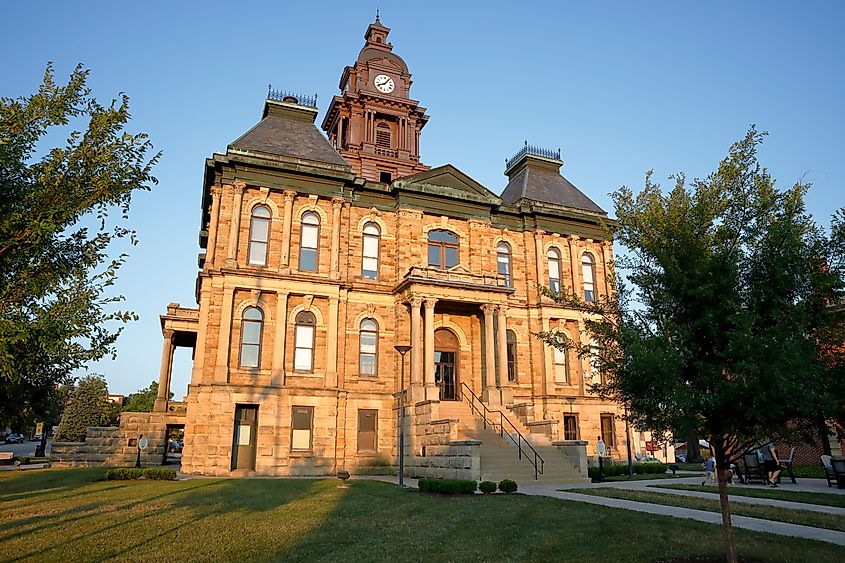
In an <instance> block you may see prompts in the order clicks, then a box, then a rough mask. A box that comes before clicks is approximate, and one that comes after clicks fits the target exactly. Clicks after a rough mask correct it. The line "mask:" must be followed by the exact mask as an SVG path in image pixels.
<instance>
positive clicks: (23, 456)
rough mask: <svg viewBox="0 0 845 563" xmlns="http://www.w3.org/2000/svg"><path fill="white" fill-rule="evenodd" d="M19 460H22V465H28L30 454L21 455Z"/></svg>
mask: <svg viewBox="0 0 845 563" xmlns="http://www.w3.org/2000/svg"><path fill="white" fill-rule="evenodd" d="M18 461H19V462H20V464H21V465H27V464H29V456H28V455H19V456H18Z"/></svg>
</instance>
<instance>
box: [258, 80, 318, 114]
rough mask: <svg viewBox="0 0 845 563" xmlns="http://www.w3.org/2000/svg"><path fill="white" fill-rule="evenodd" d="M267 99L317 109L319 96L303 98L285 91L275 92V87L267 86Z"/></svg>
mask: <svg viewBox="0 0 845 563" xmlns="http://www.w3.org/2000/svg"><path fill="white" fill-rule="evenodd" d="M267 99H268V100H274V101H277V102H291V103H294V104H298V105H300V106H307V107H311V108H315V107H317V94H314V95H313V96H303V95H301V94H297V93H295V92H287V91H285V90H273V85H272V84H268V85H267Z"/></svg>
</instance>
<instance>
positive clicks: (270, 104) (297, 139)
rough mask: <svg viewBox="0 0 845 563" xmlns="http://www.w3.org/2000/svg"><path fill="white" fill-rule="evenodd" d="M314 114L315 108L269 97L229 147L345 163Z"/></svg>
mask: <svg viewBox="0 0 845 563" xmlns="http://www.w3.org/2000/svg"><path fill="white" fill-rule="evenodd" d="M316 117H317V108H311V107H307V106H302V105H299V104H296V103H291V102H278V101H274V100H269V99H268V100H267V102H266V104H265V107H264V115H263V117H262V119H261V121H259V122H258V124H256V125H255V126H254V127H253V128H252V129H250V130H249V131H247V132H246V133H244V134H243V135H241V136H240V137H239V138H238V139H236V140H235V141H233V142H232V143H231V144H230V145H229V148H230V149H236V150H241V151H247V152H252V153H264V154H268V155H279V156H286V157H293V158H298V159H304V160H310V161H314V162H318V163H319V162H322V163H327V164H333V165H340V166H344V167H348V164H347V163H346V161H345V160H344V159H343V157H342V156H340V154H338V152H337V151H336V150H335V149H334V147H332V146H331V145H330V144H329V141H328V140H327V139H326V138H325V137H324V136H323V134H322V133H320V131H319V130H318V129H317V127H316V126H315V125H314V120H315V118H316Z"/></svg>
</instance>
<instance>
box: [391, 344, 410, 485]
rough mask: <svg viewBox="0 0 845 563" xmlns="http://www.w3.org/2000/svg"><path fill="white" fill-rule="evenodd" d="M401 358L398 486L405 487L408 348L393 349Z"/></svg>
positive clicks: (397, 347)
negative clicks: (406, 365) (406, 357)
mask: <svg viewBox="0 0 845 563" xmlns="http://www.w3.org/2000/svg"><path fill="white" fill-rule="evenodd" d="M393 348H394V349H395V350H396V351H397V352H399V355H400V356H401V357H402V360H401V361H402V369H401V373H402V376H401V379H400V383H399V486H400V487H404V486H405V354H407V353H408V351H409V350H410V349H411V347H410V346H401V345H398V344H397V345H396V346H394V347H393Z"/></svg>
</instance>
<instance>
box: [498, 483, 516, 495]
mask: <svg viewBox="0 0 845 563" xmlns="http://www.w3.org/2000/svg"><path fill="white" fill-rule="evenodd" d="M516 489H517V485H516V481H512V480H510V479H502V480H501V481H499V490H500V491H502V492H503V493H507V494H510V493H515V492H516Z"/></svg>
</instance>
